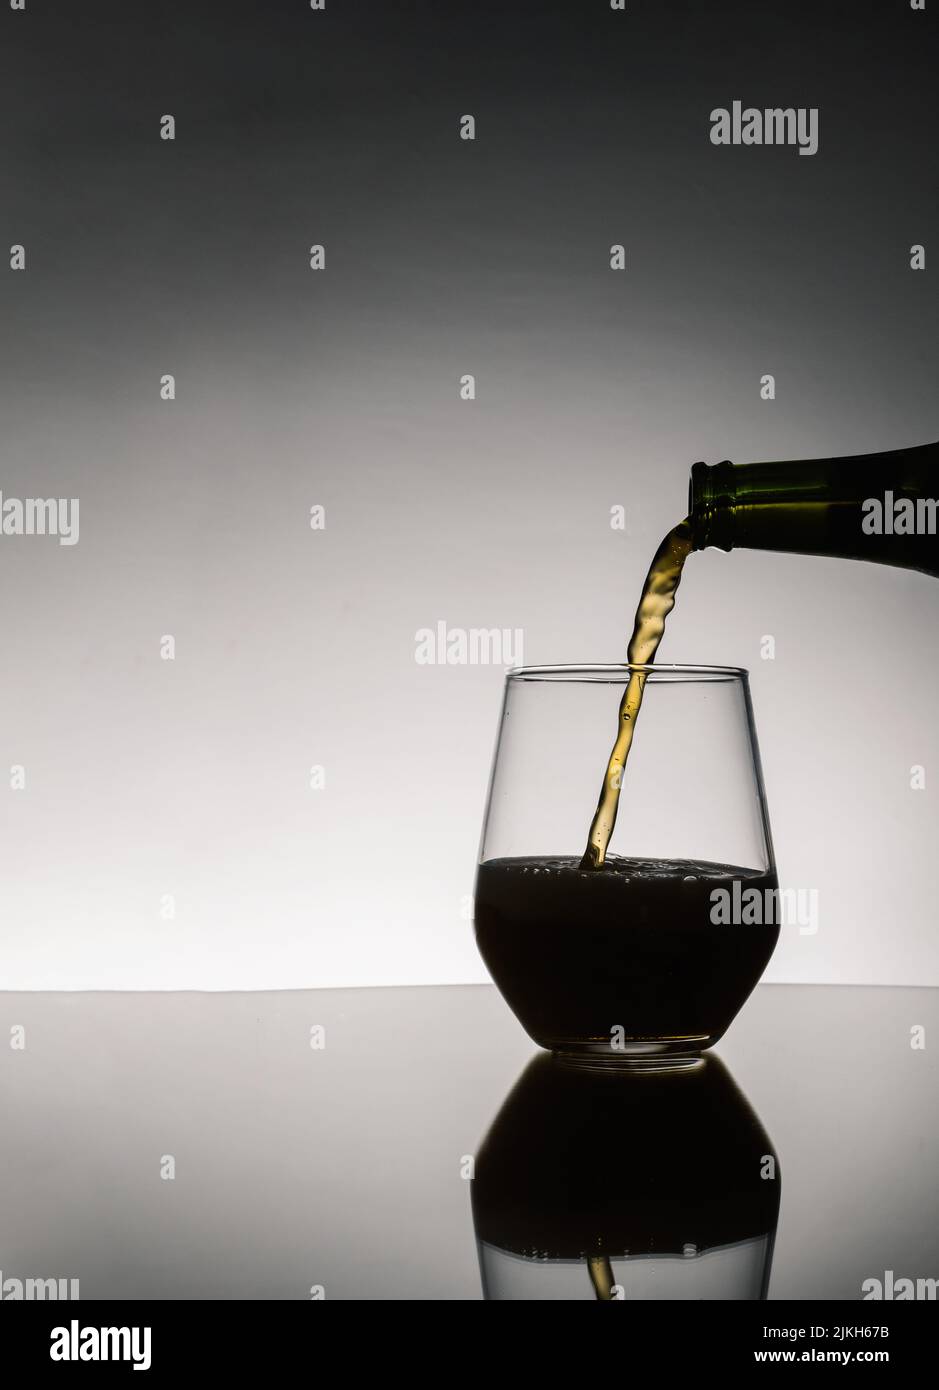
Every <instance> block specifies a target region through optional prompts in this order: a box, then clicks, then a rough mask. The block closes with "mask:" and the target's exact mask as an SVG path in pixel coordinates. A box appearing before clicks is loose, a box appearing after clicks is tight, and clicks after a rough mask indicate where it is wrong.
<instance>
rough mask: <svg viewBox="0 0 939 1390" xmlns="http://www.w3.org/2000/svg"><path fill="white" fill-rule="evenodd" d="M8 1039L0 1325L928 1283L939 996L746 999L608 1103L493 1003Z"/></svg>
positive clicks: (795, 1293)
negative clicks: (116, 1302)
mask: <svg viewBox="0 0 939 1390" xmlns="http://www.w3.org/2000/svg"><path fill="white" fill-rule="evenodd" d="M0 1037H2V1038H3V1040H4V1042H3V1046H2V1048H0V1096H2V1114H3V1122H2V1126H0V1174H2V1180H0V1271H2V1273H0V1279H2V1282H3V1295H4V1297H5V1298H11V1297H16V1296H18V1294H19V1293H20V1291H21V1290H25V1289H26V1281H27V1280H53V1279H54V1280H56V1281H71V1280H77V1281H78V1284H77V1285H69V1284H64V1285H61V1286H58V1285H57V1287H59V1288H60V1289H61V1291H62V1292H66V1293H67V1292H68V1289H69V1288H70V1287H71V1288H73V1289H74V1290H75V1291H77V1292H78V1293H79V1296H80V1298H81V1299H83V1300H84V1299H92V1298H126V1299H137V1298H173V1299H198V1298H236V1299H255V1298H260V1299H309V1298H311V1297H325V1298H327V1299H333V1298H338V1299H477V1298H481V1297H482V1296H483V1294H484V1291H485V1293H486V1294H487V1295H488V1296H489V1297H491V1298H597V1297H626V1298H759V1297H760V1296H761V1295H765V1296H768V1297H769V1298H771V1299H783V1298H785V1299H791V1298H794V1299H835V1298H846V1299H861V1298H864V1297H865V1296H866V1295H867V1296H870V1295H871V1294H876V1293H877V1292H878V1291H879V1292H881V1293H885V1294H886V1296H888V1297H893V1298H897V1297H900V1296H903V1293H904V1290H906V1289H907V1287H908V1286H907V1285H906V1284H904V1283H903V1282H901V1281H903V1280H912V1281H913V1284H912V1286H910V1287H912V1288H913V1289H914V1290H915V1289H916V1287H917V1286H916V1281H917V1280H919V1281H921V1282H920V1285H919V1296H921V1297H922V1296H928V1293H926V1294H924V1290H928V1285H927V1284H925V1283H923V1282H922V1281H928V1280H933V1279H935V1278H936V1277H937V1276H939V1217H937V1212H939V1165H937V1161H936V1160H937V1154H939V1118H937V1107H936V1094H937V1066H936V1060H935V1058H936V1051H935V1043H934V1039H936V1038H939V990H933V989H899V988H897V989H894V988H866V987H864V988H861V987H859V988H854V987H845V986H841V987H827V986H783V985H764V986H761V987H760V988H758V989H757V990H756V992H755V993H754V995H753V996H752V998H751V999H750V1001H749V1003H748V1004H747V1005H746V1007H745V1008H744V1010H743V1011H742V1013H741V1014H740V1016H739V1017H738V1018H737V1019H736V1021H735V1022H734V1023H733V1025H732V1026H731V1029H730V1031H729V1033H728V1034H727V1036H726V1037H725V1038H724V1039H723V1040H722V1041H721V1042H720V1044H719V1045H718V1047H717V1048H716V1049H714V1051H713V1052H712V1053H711V1054H708V1060H707V1061H706V1062H705V1063H704V1064H703V1065H702V1066H699V1067H690V1068H687V1067H686V1068H681V1067H679V1068H677V1069H669V1070H664V1071H663V1070H661V1069H659V1070H656V1069H652V1068H649V1069H645V1070H644V1072H642V1073H637V1072H635V1071H634V1072H632V1073H631V1074H629V1075H625V1076H624V1075H623V1074H621V1073H616V1072H609V1071H602V1070H601V1071H597V1070H585V1069H582V1068H576V1067H569V1066H566V1065H563V1064H559V1063H558V1062H557V1061H556V1060H554V1059H552V1057H551V1056H550V1054H547V1053H542V1052H540V1051H539V1050H538V1049H537V1048H535V1047H534V1046H533V1044H532V1043H531V1042H530V1041H529V1040H528V1039H527V1037H526V1036H525V1034H524V1033H523V1032H522V1031H521V1029H520V1027H519V1025H518V1024H517V1023H516V1021H515V1020H514V1018H513V1017H512V1015H511V1014H510V1013H509V1011H508V1009H507V1008H506V1006H505V1004H504V1003H503V1002H502V1000H501V998H500V996H499V995H498V993H497V992H496V990H495V989H493V988H491V987H488V986H466V987H439V988H426V987H425V988H407V989H398V988H394V989H391V988H388V989H355V990H324V991H306V992H296V993H294V992H279V993H256V994H215V995H212V994H0ZM487 1135H488V1138H487ZM32 1288H33V1290H34V1291H35V1288H36V1285H33V1286H32ZM46 1288H47V1291H48V1289H49V1286H48V1285H47V1286H46ZM611 1289H612V1290H613V1292H612V1293H611ZM933 1289H935V1286H934V1285H933ZM34 1296H35V1292H34ZM933 1296H935V1292H933Z"/></svg>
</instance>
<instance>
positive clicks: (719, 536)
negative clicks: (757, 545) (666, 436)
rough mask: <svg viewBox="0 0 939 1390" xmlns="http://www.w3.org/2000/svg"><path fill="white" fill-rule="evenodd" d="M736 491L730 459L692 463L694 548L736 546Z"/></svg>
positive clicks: (690, 511) (690, 497) (690, 494)
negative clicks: (711, 462) (734, 532)
mask: <svg viewBox="0 0 939 1390" xmlns="http://www.w3.org/2000/svg"><path fill="white" fill-rule="evenodd" d="M735 493H736V489H735V487H734V465H733V464H732V463H731V461H730V459H723V460H722V461H721V462H720V463H713V464H709V463H695V464H692V466H691V477H690V478H689V480H688V516H689V519H690V521H691V535H692V548H693V549H694V550H705V549H707V548H708V547H709V546H716V547H717V548H718V549H720V550H732V549H733V543H734V537H733V521H734V503H735V500H736V498H735Z"/></svg>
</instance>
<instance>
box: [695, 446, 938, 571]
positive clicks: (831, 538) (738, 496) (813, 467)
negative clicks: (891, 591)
mask: <svg viewBox="0 0 939 1390" xmlns="http://www.w3.org/2000/svg"><path fill="white" fill-rule="evenodd" d="M688 513H689V519H690V522H691V532H692V549H694V550H703V549H705V548H706V547H707V546H717V547H719V548H720V549H721V550H735V549H739V548H740V547H746V548H748V549H755V550H784V551H789V552H791V553H793V552H794V553H796V554H800V555H840V556H845V557H847V558H849V559H852V560H875V561H877V562H878V563H880V564H885V565H899V566H901V567H902V568H904V569H911V570H921V571H922V572H923V573H924V574H932V575H935V576H937V577H939V444H922V445H919V446H918V447H917V448H915V449H894V450H891V451H890V452H889V453H881V454H853V455H850V456H848V457H845V458H831V459H807V460H803V461H795V462H786V463H744V464H735V463H730V462H726V461H725V462H724V463H717V464H714V465H712V466H709V465H708V464H705V463H696V464H695V465H694V467H693V468H692V470H691V484H690V487H689V496H688Z"/></svg>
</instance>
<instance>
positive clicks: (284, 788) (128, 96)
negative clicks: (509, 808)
mask: <svg viewBox="0 0 939 1390" xmlns="http://www.w3.org/2000/svg"><path fill="white" fill-rule="evenodd" d="M935 25H936V20H935V14H934V13H933V10H932V9H930V10H928V11H927V12H926V13H924V14H921V13H914V12H912V11H910V10H909V8H908V6H905V5H904V4H902V3H899V2H898V3H893V4H888V3H883V4H878V5H862V4H856V3H852V4H818V3H814V4H787V5H785V6H781V5H774V6H769V5H766V6H753V5H744V4H739V5H731V4H720V5H690V4H679V3H670V4H668V5H663V4H655V3H652V0H648V2H647V3H642V0H630V2H629V5H628V9H627V11H626V13H624V14H623V13H614V12H611V11H610V10H609V7H608V6H606V5H605V4H603V3H600V2H599V0H597V3H595V4H586V3H585V4H577V5H575V4H566V5H551V4H494V3H466V2H465V0H464V2H463V3H453V2H452V0H448V3H447V4H445V5H444V4H436V5H434V4H431V3H412V4H391V3H387V4H366V3H343V0H328V8H327V10H326V11H325V13H314V12H311V11H310V10H309V8H308V7H307V6H305V4H304V3H302V2H301V0H296V3H286V0H282V2H280V3H264V4H261V3H257V4H248V3H243V2H239V3H233V4H226V5H225V6H213V5H209V4H207V3H186V4H182V3H161V4H159V5H158V4H152V3H141V2H138V3H128V0H124V3H120V4H118V3H94V2H93V0H92V2H91V3H85V4H82V5H75V4H67V3H44V4H40V3H38V0H30V4H29V6H28V9H27V11H26V12H25V13H13V12H3V13H2V14H0V112H2V120H0V132H2V134H0V228H2V236H0V248H2V249H3V251H4V262H5V263H6V262H7V255H6V248H7V247H8V246H9V245H11V244H13V243H15V242H21V243H23V244H25V246H26V249H27V257H28V268H27V270H26V272H25V273H13V272H10V271H7V270H4V272H3V273H2V274H0V418H2V421H3V462H2V470H0V486H2V490H3V492H4V495H6V496H17V497H25V496H40V497H46V496H52V495H56V496H73V495H77V496H78V497H79V498H80V500H81V541H80V543H79V544H78V545H77V546H75V547H72V548H64V547H59V546H58V545H57V544H56V543H55V542H54V541H53V540H50V539H48V538H38V537H33V538H15V537H5V536H0V595H2V599H0V602H2V623H3V636H4V655H5V661H4V676H3V684H2V692H3V698H2V711H3V713H2V722H0V769H2V770H3V773H4V775H3V777H2V779H0V788H3V789H2V790H0V806H2V823H0V835H2V846H3V862H4V869H5V872H4V876H3V877H4V889H3V898H4V901H3V947H2V952H0V987H3V988H7V989H19V988H36V989H60V988H143V987H146V988H162V987H178V988H180V987H187V988H208V989H212V988H251V987H266V988H273V987H281V986H288V985H290V986H294V987H306V986H324V985H325V986H328V985H340V984H368V983H426V982H430V981H458V982H459V981H462V982H468V981H476V980H481V979H483V978H485V975H484V971H483V967H482V965H481V962H480V961H479V959H478V957H477V954H476V950H475V946H474V943H473V940H472V933H471V927H470V923H469V922H468V920H466V918H465V916H464V908H465V902H464V899H465V895H468V894H469V893H471V891H472V876H473V869H474V852H475V847H476V844H477V840H478V834H479V827H480V821H481V816H482V810H483V803H484V797H485V789H486V780H487V776H488V771H489V760H490V757H491V752H492V743H493V737H494V733H495V726H496V719H497V714H498V704H499V698H500V687H501V683H502V671H501V669H499V668H496V667H468V666H467V667H422V666H418V665H417V664H416V663H415V660H414V648H415V640H414V639H415V633H416V631H417V630H418V629H419V628H423V627H433V626H434V625H435V624H436V623H437V621H438V620H440V619H443V620H445V621H446V622H447V623H448V624H449V625H450V626H451V627H465V628H470V627H509V628H516V627H521V628H523V629H524V634H525V648H524V654H525V659H526V661H529V662H534V661H559V660H586V661H603V660H607V661H608V660H618V659H621V657H622V656H623V653H624V649H625V641H626V635H627V630H628V628H629V626H630V623H631V618H632V613H633V609H634V607H635V602H636V598H637V592H638V588H639V585H640V583H641V580H642V577H643V574H644V572H645V568H646V565H647V563H648V560H649V558H650V556H651V553H652V551H653V549H654V547H655V545H656V544H657V542H658V540H659V539H660V537H661V536H662V534H663V533H664V531H665V530H666V529H667V528H668V527H669V526H670V525H672V524H673V523H674V522H675V521H677V520H678V519H679V517H680V515H681V514H682V512H683V508H684V503H685V497H686V489H687V474H688V468H689V465H690V464H691V463H692V462H693V461H695V460H696V459H701V458H703V459H707V460H708V461H710V462H716V461H717V460H719V459H721V458H725V457H729V458H731V459H734V460H736V461H740V462H743V461H746V460H750V459H771V458H792V457H797V456H818V455H827V454H836V453H854V452H860V451H864V450H867V449H880V448H893V447H901V446H904V445H912V444H917V443H921V442H925V441H927V440H929V439H932V438H934V437H935V436H936V433H937V419H936V408H935V382H936V375H937V372H936V368H937V361H936V357H937V345H936V296H935V290H934V288H932V287H933V285H934V283H935V282H934V275H935V271H934V270H933V268H932V262H931V260H929V261H928V265H929V268H928V269H927V270H926V271H925V272H924V273H923V272H917V273H914V272H912V271H911V270H910V268H909V248H910V246H911V245H912V244H913V243H923V244H924V245H925V246H926V248H927V257H931V256H932V255H933V254H934V252H935V249H936V247H937V246H939V242H937V241H936V238H935V236H934V231H935V227H936V206H935V169H934V152H935V148H936V142H937V128H936V127H937V122H936V113H937V98H936V95H935V83H934V73H935V66H936V49H937V46H936V41H935V33H936V28H935ZM734 99H740V100H742V101H743V102H744V103H745V104H753V105H757V106H774V105H793V106H817V107H818V108H819V113H820V114H819V151H818V153H817V154H816V155H815V156H814V157H811V158H806V157H800V156H798V154H797V152H796V150H794V149H791V148H789V149H772V148H751V149H740V148H737V149H733V148H715V147H714V146H712V145H711V144H710V142H709V139H708V134H709V129H710V123H709V113H710V111H711V109H712V108H714V107H717V106H730V104H731V103H732V101H733V100H734ZM467 112H470V113H472V114H474V115H475V117H476V120H477V138H476V140H475V142H473V143H468V142H464V141H462V140H460V139H459V118H460V116H461V115H462V114H464V113H467ZM164 113H172V114H173V115H174V116H175V117H176V122H177V131H176V140H175V142H173V143H169V142H164V141H162V140H161V139H160V138H159V122H160V117H161V115H163V114H164ZM314 242H322V243H324V244H325V246H326V254H327V266H326V270H325V272H322V273H314V272H312V271H311V270H310V269H309V266H308V257H309V251H308V248H309V246H310V245H311V243H314ZM614 242H622V243H623V244H624V245H625V246H626V251H627V266H628V268H627V270H626V272H625V273H623V274H616V273H613V272H611V271H610V270H609V268H608V264H609V247H610V245H611V243H614ZM168 372H170V373H173V374H174V375H175V377H176V383H177V399H176V400H175V401H174V402H172V403H167V402H163V401H161V400H160V395H159V385H160V377H161V375H162V374H164V373H168ZM467 372H471V373H474V374H475V376H476V379H477V393H478V394H477V399H476V400H475V401H473V402H471V403H466V402H462V401H461V400H460V399H459V393H458V384H459V378H460V376H461V375H462V374H463V373H467ZM767 372H769V373H773V374H774V376H775V378H776V390H777V398H776V400H775V401H773V402H764V401H762V400H761V399H760V394H759V383H760V377H761V375H762V374H764V373H767ZM315 503H321V504H324V505H325V506H326V508H327V516H328V524H327V529H326V531H325V532H312V531H311V530H310V529H309V526H308V518H309V509H310V507H311V506H312V505H313V504H315ZM618 503H621V504H623V505H624V506H625V507H626V509H627V515H628V527H627V531H626V533H625V535H624V534H623V533H621V532H615V531H612V530H611V529H610V526H609V512H610V507H611V506H613V505H614V504H618ZM937 611H939V587H937V586H936V583H935V581H932V580H929V579H927V578H925V577H923V576H920V575H915V574H904V573H901V572H891V571H890V570H887V569H879V568H876V567H864V566H861V565H852V564H850V563H847V562H836V561H825V560H807V559H798V558H794V557H772V556H767V555H748V554H743V553H741V554H734V555H731V556H725V555H722V554H719V553H712V554H706V555H698V556H695V557H693V558H692V560H691V561H690V562H689V568H688V571H687V575H686V580H685V585H684V587H683V590H682V594H681V599H680V603H679V606H678V609H677V610H676V613H675V615H674V618H673V621H672V623H671V625H670V629H669V633H668V635H667V637H666V640H665V642H664V644H663V648H662V652H661V659H662V660H665V661H713V662H720V663H733V664H739V665H743V666H747V667H749V668H750V669H751V671H752V681H753V696H754V703H755V709H756V717H757V725H758V730H759V734H760V739H761V745H762V753H763V760H764V770H765V776H766V784H767V790H768V795H769V798H770V814H771V820H772V825H773V831H774V836H775V841H776V852H777V858H778V862H779V870H780V878H781V882H782V884H783V885H784V886H785V885H792V886H797V887H807V888H811V887H814V888H817V889H818V890H819V894H820V912H821V922H820V928H819V932H818V934H817V936H814V937H802V936H799V934H798V932H796V931H789V932H786V933H784V935H783V939H782V941H781V944H780V947H779V949H778V951H777V953H776V956H775V958H774V961H773V963H772V965H771V967H770V972H769V977H768V978H770V979H774V980H817V981H857V982H895V983H914V982H915V983H924V982H928V981H933V982H935V981H937V980H939V944H937V941H939V938H937V933H936V931H935V909H934V897H935V868H934V853H935V840H936V835H935V831H936V825H937V818H936V802H935V798H936V791H935V789H934V785H933V782H934V778H935V776H936V775H937V772H936V769H937V768H939V756H937V754H939V732H937V726H936V717H935V691H936V680H937V674H939V646H937V636H936V621H935V620H936V615H937ZM164 633H172V634H174V635H175V637H176V642H177V657H176V660H175V662H172V663H168V662H163V661H161V660H160V656H159V644H160V637H161V635H162V634H164ZM765 634H772V635H773V636H774V637H775V640H776V659H775V661H763V660H761V658H760V641H761V638H762V637H763V635H765ZM383 740H387V741H386V742H384V743H383ZM16 763H22V764H24V765H25V767H26V769H27V779H28V780H27V788H26V790H25V791H22V792H13V791H10V790H6V783H7V780H8V779H7V776H6V769H7V768H8V767H9V766H11V765H12V764H16ZM311 764H323V765H324V766H325V769H326V787H325V789H324V790H323V791H320V792H313V791H311V790H310V789H309V786H308V779H309V769H310V766H311ZM912 764H923V765H925V767H926V769H927V787H926V790H925V791H921V792H913V791H911V790H910V786H909V770H910V766H911V765H912ZM591 810H592V807H588V808H586V817H587V819H588V820H589V814H590V811H591ZM163 894H173V895H175V897H176V900H177V916H176V919H175V920H174V921H171V922H166V921H163V920H162V919H161V917H160V904H161V897H162V895H163Z"/></svg>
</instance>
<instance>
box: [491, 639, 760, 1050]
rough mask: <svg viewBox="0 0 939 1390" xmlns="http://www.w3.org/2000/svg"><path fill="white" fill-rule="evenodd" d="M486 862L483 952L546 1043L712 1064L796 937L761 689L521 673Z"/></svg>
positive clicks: (717, 678) (681, 669) (592, 670)
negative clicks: (788, 935)
mask: <svg viewBox="0 0 939 1390" xmlns="http://www.w3.org/2000/svg"><path fill="white" fill-rule="evenodd" d="M630 671H632V672H633V674H634V675H635V673H637V672H640V671H641V672H642V674H643V680H644V682H645V692H644V698H643V703H642V709H641V713H640V714H639V716H638V722H637V724H636V737H635V742H634V744H633V747H632V751H631V753H630V757H629V761H628V764H627V766H626V769H625V776H624V778H623V785H622V796H621V802H622V804H621V805H620V808H619V816H618V819H617V821H616V826H615V829H614V831H613V835H612V839H611V840H610V847H609V853H608V855H607V858H606V862H605V864H604V866H603V868H601V869H590V868H583V867H581V857H582V855H583V850H584V842H585V838H586V836H587V832H588V830H589V828H590V821H591V816H592V815H593V811H594V808H595V806H596V804H597V787H598V782H600V781H602V779H603V770H604V768H605V767H607V760H608V758H609V754H610V746H611V740H612V738H613V736H614V735H615V733H616V729H617V724H618V719H619V718H621V717H622V715H621V713H620V715H619V716H618V713H617V712H618V708H619V703H620V698H621V696H622V693H623V687H624V683H625V681H626V679H627V677H628V675H629V673H630ZM479 857H480V863H479V868H478V872H477V876H476V889H475V924H476V939H477V942H478V944H479V949H480V951H481V953H482V956H483V959H484V960H485V962H486V965H487V966H488V967H489V971H490V973H491V975H492V978H493V979H494V980H495V982H496V984H497V985H498V986H499V988H500V990H501V991H502V993H503V995H504V997H505V999H506V1000H507V1002H508V1003H509V1005H510V1006H511V1008H512V1009H513V1010H514V1011H515V1013H516V1015H517V1017H518V1019H519V1021H520V1022H521V1023H522V1025H523V1026H524V1027H525V1029H526V1030H527V1032H528V1033H529V1035H530V1036H531V1037H532V1038H533V1039H534V1040H535V1042H537V1043H539V1044H540V1045H541V1046H542V1047H548V1048H554V1049H556V1050H558V1051H562V1052H568V1053H581V1054H583V1053H589V1054H592V1055H594V1056H600V1055H606V1056H607V1057H612V1059H613V1060H619V1061H623V1060H629V1059H630V1058H643V1057H650V1056H651V1057H654V1056H662V1055H676V1054H686V1055H687V1054H689V1053H692V1054H693V1053H697V1052H700V1051H701V1050H702V1049H703V1048H706V1047H710V1046H711V1044H712V1043H714V1042H716V1040H717V1039H718V1038H719V1037H720V1036H721V1034H722V1033H723V1032H724V1030H725V1029H726V1028H727V1026H728V1024H729V1023H730V1022H731V1020H732V1019H733V1017H734V1015H735V1014H736V1013H737V1011H738V1009H739V1008H740V1007H741V1005H742V1004H743V1002H744V1000H745V999H746V998H747V995H748V994H749V993H750V991H751V990H752V989H753V986H754V985H755V984H756V982H757V980H758V979H759V977H760V975H761V974H762V972H763V970H764V968H765V966H766V963H767V961H768V960H769V958H770V955H771V954H772V952H773V949H774V947H775V945H776V940H777V937H778V935H779V927H778V890H777V880H776V867H775V863H774V860H773V849H772V843H771V839H770V833H769V824H768V820H767V816H766V806H765V801H764V795H763V784H762V779H761V776H760V766H759V757H758V753H757V746H756V734H755V731H754V727H753V717H752V710H751V706H750V696H749V691H748V686H747V673H746V672H745V671H741V670H738V669H736V668H731V667H717V666H647V667H642V668H640V667H632V668H629V667H623V666H598V667H567V666H563V667H561V666H558V667H528V668H523V669H521V670H518V671H515V672H510V673H509V676H508V679H507V682H506V691H505V703H504V706H503V715H502V722H501V725H500V732H499V739H498V744H497V747H496V753H495V760H494V765H493V771H492V782H491V786H490V792H489V801H488V805H487V810H486V821H485V825H484V829H483V836H482V845H481V848H480V856H479Z"/></svg>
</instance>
